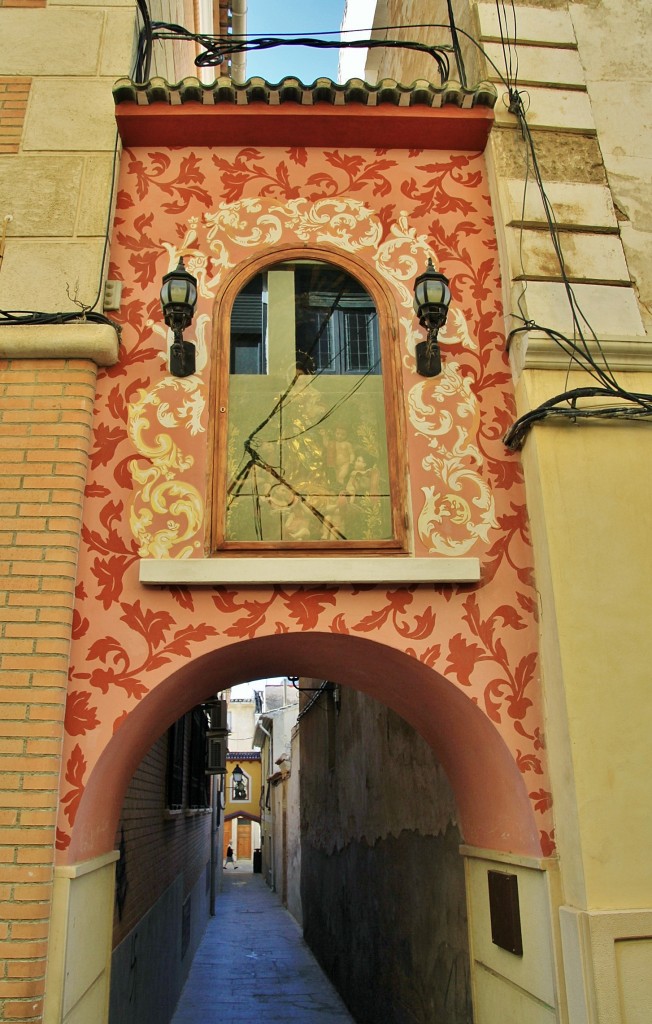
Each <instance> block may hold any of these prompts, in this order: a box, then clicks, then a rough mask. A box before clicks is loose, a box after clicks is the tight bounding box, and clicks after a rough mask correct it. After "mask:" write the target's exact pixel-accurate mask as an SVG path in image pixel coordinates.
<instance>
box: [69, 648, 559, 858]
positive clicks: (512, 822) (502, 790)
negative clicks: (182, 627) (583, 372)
mask: <svg viewBox="0 0 652 1024" xmlns="http://www.w3.org/2000/svg"><path fill="white" fill-rule="evenodd" d="M287 672H291V673H293V674H296V675H306V676H314V677H316V676H328V677H332V678H338V677H339V678H345V679H346V680H347V683H348V685H350V686H352V687H353V688H354V689H359V690H361V691H362V692H363V693H366V694H368V695H369V696H372V697H375V698H376V699H377V700H379V701H381V703H383V704H386V705H387V706H388V707H390V708H391V709H392V710H393V711H396V712H397V714H399V715H400V716H401V717H402V718H404V719H405V720H406V721H407V722H409V723H410V724H411V725H412V726H414V728H415V729H416V730H417V732H419V733H420V734H421V735H422V736H423V737H424V739H425V740H426V741H427V742H428V743H429V744H430V746H431V747H432V748H433V750H434V751H435V753H436V755H437V757H438V759H439V761H440V762H441V764H442V767H443V768H444V770H445V772H446V774H447V776H448V778H449V781H450V783H451V786H452V789H453V792H454V794H455V798H456V801H457V805H458V808H459V814H460V824H461V831H462V834H463V836H464V839H465V842H466V843H468V844H469V845H472V846H476V847H482V848H486V849H493V850H497V851H506V852H511V853H519V854H522V855H531V856H539V855H540V845H539V837H538V832H537V827H536V821H535V819H534V815H533V812H532V807H531V804H530V801H529V799H528V794H527V789H526V787H525V785H524V783H523V778H522V776H521V773H520V772H519V770H518V767H517V765H516V764H515V762H514V760H513V758H512V756H511V754H510V752H509V751H508V749H507V747H506V745H505V743H504V742H503V740H502V738H501V737H500V735H499V734H498V732H497V731H496V729H495V728H494V727H493V726H492V724H491V723H490V722H489V721H488V719H487V717H486V716H485V715H484V714H483V713H482V711H481V710H480V709H479V708H478V707H477V706H476V705H475V704H474V703H473V702H472V701H471V700H469V699H468V698H467V697H466V696H465V695H464V694H463V693H462V692H461V691H460V690H459V689H458V688H457V687H455V686H454V685H453V684H452V683H450V682H448V681H447V680H446V679H445V678H444V677H443V676H441V675H440V674H439V673H436V672H434V671H433V670H432V669H430V668H428V667H427V666H426V665H424V664H422V663H421V662H418V661H416V660H415V659H413V658H411V657H409V656H408V655H406V654H404V653H402V652H400V651H397V650H396V649H394V648H390V647H388V646H386V645H384V644H380V643H378V642H376V641H373V640H368V639H365V638H360V637H353V636H350V635H348V634H335V633H284V634H279V635H276V636H270V637H261V638H257V639H253V640H247V641H244V642H242V643H238V644H233V645H231V646H229V647H226V648H223V649H222V650H220V651H215V652H212V653H210V654H207V655H204V656H203V657H201V658H198V659H196V660H195V661H193V662H190V663H189V664H188V665H186V666H184V668H183V669H181V670H180V671H179V672H176V673H174V674H173V675H171V676H170V677H169V678H168V679H167V680H166V681H165V682H164V683H161V684H160V685H159V686H158V687H157V688H156V689H155V690H154V691H153V692H152V693H150V694H149V695H148V696H147V697H146V698H144V699H143V700H142V701H141V702H140V704H139V705H138V706H137V707H136V708H135V709H134V711H132V712H131V713H130V715H129V716H128V717H127V718H126V719H125V721H124V723H123V724H122V725H121V727H120V728H119V729H118V731H117V732H116V734H115V735H114V736H113V738H112V739H111V741H110V742H109V744H108V745H107V747H106V748H105V750H104V752H103V753H102V755H101V757H100V758H99V760H98V762H97V765H96V767H95V769H94V771H93V773H92V775H91V776H90V778H89V780H88V783H87V785H86V788H85V790H84V794H83V796H82V799H81V802H80V805H79V811H78V813H77V818H76V821H75V828H74V831H73V834H72V840H71V843H70V846H69V848H68V851H67V859H68V861H69V862H71V863H75V862H78V861H80V860H86V859H88V858H91V857H96V856H99V855H100V854H102V853H106V852H108V851H109V850H111V849H112V848H113V840H114V836H115V828H116V824H117V821H118V815H119V812H120V807H121V804H122V798H123V795H124V792H125V789H126V786H127V784H128V782H129V779H130V778H131V776H132V774H133V772H134V771H135V769H136V767H137V765H138V764H139V762H140V760H141V758H142V756H143V755H144V753H145V751H146V750H147V749H148V748H149V746H150V745H151V743H152V740H153V739H154V738H155V737H156V736H159V735H160V734H161V733H162V732H163V731H164V730H165V729H166V728H167V727H168V726H169V725H170V724H171V723H172V722H173V721H175V720H176V719H177V718H178V717H179V716H180V715H181V714H183V712H184V711H186V710H187V709H188V708H189V707H192V706H194V705H195V704H198V703H199V702H201V701H202V700H205V699H206V698H208V697H209V696H211V695H213V694H215V693H217V692H218V691H219V690H221V689H224V688H225V687H227V686H231V685H234V684H236V683H239V682H245V681H246V680H248V679H255V678H257V677H259V676H263V675H269V674H271V675H273V674H277V675H282V674H284V673H287Z"/></svg>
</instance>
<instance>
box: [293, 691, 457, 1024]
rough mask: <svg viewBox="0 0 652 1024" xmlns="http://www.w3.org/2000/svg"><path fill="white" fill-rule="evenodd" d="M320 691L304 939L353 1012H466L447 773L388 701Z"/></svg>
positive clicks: (308, 756) (307, 827)
mask: <svg viewBox="0 0 652 1024" xmlns="http://www.w3.org/2000/svg"><path fill="white" fill-rule="evenodd" d="M330 699H331V698H330V695H328V696H327V697H326V698H325V701H324V702H323V705H322V707H320V708H315V711H314V712H312V711H311V712H310V713H309V714H308V715H306V717H305V718H304V719H302V723H301V728H302V744H301V751H302V752H301V818H302V843H301V865H302V867H301V871H302V874H301V897H302V912H303V923H304V934H305V938H306V941H307V942H308V944H309V945H310V947H311V949H312V950H313V952H314V953H315V955H316V956H317V958H318V960H319V961H320V963H321V964H322V966H323V967H324V969H325V971H326V972H327V974H328V975H329V977H330V978H331V980H332V981H333V983H334V985H335V986H336V988H337V989H338V991H339V992H340V994H341V996H342V998H343V999H344V1000H345V1002H346V1003H347V1005H348V1007H349V1009H350V1010H351V1012H352V1013H353V1015H354V1016H355V1019H356V1020H357V1021H358V1022H359V1024H377V1022H378V1021H382V1022H383V1024H432V1021H445V1022H446V1024H470V1022H471V1021H472V1019H473V1017H472V1008H471V987H470V977H469V972H470V968H469V948H468V931H467V918H466V897H465V882H464V865H463V861H462V858H461V856H460V854H459V845H460V833H459V830H458V827H457V823H456V820H455V818H456V809H455V801H454V797H453V794H452V792H451V789H450V786H449V785H448V781H447V779H446V777H445V775H444V773H443V771H442V769H441V767H440V766H439V765H438V763H437V761H436V759H435V757H434V755H433V753H432V751H431V750H430V748H429V747H428V745H427V744H426V743H425V742H424V741H423V740H422V739H421V737H419V736H418V735H417V734H416V733H415V732H414V730H413V729H412V728H411V727H410V726H409V725H408V724H407V723H406V722H404V721H403V720H402V719H400V718H399V717H398V716H397V715H395V714H394V713H393V712H391V711H390V710H388V709H387V708H385V707H383V706H382V705H379V704H378V703H377V702H376V701H373V700H370V699H369V698H367V697H364V696H363V695H361V694H359V693H355V692H353V691H350V690H347V689H346V688H343V689H342V690H341V704H340V711H339V713H337V712H336V711H334V709H333V708H331V707H328V706H327V704H326V702H328V701H330ZM333 716H336V717H337V722H336V727H335V729H333V728H332V727H330V728H329V723H328V721H327V719H328V718H329V717H333ZM331 726H332V723H331ZM333 747H334V749H333ZM329 767H330V770H329Z"/></svg>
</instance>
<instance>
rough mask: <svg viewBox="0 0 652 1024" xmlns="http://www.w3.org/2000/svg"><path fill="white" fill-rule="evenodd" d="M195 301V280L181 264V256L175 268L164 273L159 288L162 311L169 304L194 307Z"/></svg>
mask: <svg viewBox="0 0 652 1024" xmlns="http://www.w3.org/2000/svg"><path fill="white" fill-rule="evenodd" d="M196 302H197V281H196V280H195V278H194V277H193V276H192V274H189V273H188V271H187V270H186V268H185V267H184V265H183V257H181V259H180V260H179V263H178V265H177V267H176V269H175V270H173V271H172V272H171V273H169V274H166V275H165V277H164V278H163V287H162V288H161V306H162V308H163V312H165V311H166V309H167V307H169V306H188V307H190V308H191V309H193V308H194V306H195V303H196Z"/></svg>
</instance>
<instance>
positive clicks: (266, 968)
mask: <svg viewBox="0 0 652 1024" xmlns="http://www.w3.org/2000/svg"><path fill="white" fill-rule="evenodd" d="M243 867H244V865H243ZM222 877H223V880H224V884H223V889H222V892H221V893H220V894H219V896H218V899H217V908H216V911H217V912H216V915H215V917H214V918H211V920H210V921H209V922H208V926H207V928H206V932H205V935H204V938H203V939H202V942H201V944H200V946H199V948H198V950H197V954H196V956H195V960H194V962H193V965H192V968H191V970H190V974H189V976H188V980H187V982H186V985H185V987H184V989H183V992H182V994H181V999H180V1000H179V1004H178V1006H177V1009H176V1012H175V1015H174V1017H173V1018H172V1024H200V1022H201V1024H256V1022H257V1021H259V1020H265V1021H266V1022H269V1024H274V1022H281V1021H283V1022H284V1024H354V1022H353V1017H351V1015H350V1014H349V1012H348V1011H347V1009H346V1007H345V1006H344V1003H343V1002H342V1000H341V999H340V997H339V996H338V994H337V992H336V991H335V989H334V988H333V986H332V985H331V983H330V981H329V980H328V979H327V977H326V975H325V974H324V972H323V971H322V969H321V968H320V967H319V965H318V963H317V961H316V960H315V958H314V957H313V955H312V953H311V952H310V950H309V949H308V947H307V946H306V943H305V942H304V940H303V937H302V935H301V929H300V928H299V925H298V924H297V923H296V921H295V920H294V918H293V917H292V916H291V915H290V914H289V913H288V912H287V910H285V908H284V907H283V906H282V904H281V901H280V899H279V898H278V896H277V895H276V893H273V892H271V890H270V889H268V887H267V886H266V885H265V883H264V881H263V879H262V876H261V875H258V874H255V875H254V874H252V873H251V871H250V870H247V869H246V868H245V869H244V870H242V869H240V870H238V871H234V870H231V869H227V870H225V871H223V872H222Z"/></svg>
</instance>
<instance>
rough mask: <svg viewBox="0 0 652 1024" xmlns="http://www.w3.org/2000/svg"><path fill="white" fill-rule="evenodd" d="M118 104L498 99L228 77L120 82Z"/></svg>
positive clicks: (391, 85)
mask: <svg viewBox="0 0 652 1024" xmlns="http://www.w3.org/2000/svg"><path fill="white" fill-rule="evenodd" d="M113 96H114V99H115V102H116V104H120V103H137V104H138V105H139V106H149V105H150V104H153V103H164V104H167V105H168V106H176V105H179V104H183V103H201V104H203V105H204V106H213V105H215V104H217V103H227V104H234V105H237V106H246V105H248V104H250V103H266V104H268V105H269V106H278V105H280V104H282V103H298V104H300V105H301V106H313V105H314V104H316V103H327V104H329V105H331V106H349V105H352V104H361V105H362V106H367V107H375V106H378V105H380V104H388V105H391V106H395V107H412V106H416V105H422V106H427V107H442V106H445V105H446V104H451V105H453V106H456V107H460V108H464V109H468V108H470V107H489V108H490V109H491V108H493V107H494V105H495V103H496V98H497V92H496V88H495V86H493V85H492V84H491V83H490V82H480V83H479V84H478V85H476V86H475V87H474V88H472V89H469V88H464V87H463V86H461V85H460V84H459V82H452V81H449V82H447V83H446V84H445V85H441V86H437V85H433V84H432V82H427V81H425V79H422V80H419V81H416V82H413V83H412V84H411V85H400V84H399V83H398V82H395V81H393V80H392V79H390V78H386V79H383V81H381V82H378V84H377V85H369V84H368V83H367V82H363V81H362V79H360V78H352V79H350V81H348V82H345V83H343V84H338V83H336V82H333V81H331V79H330V78H318V79H316V81H314V82H313V83H312V85H305V84H304V83H303V82H301V81H299V79H298V78H283V79H282V80H281V81H280V82H277V83H276V84H272V83H270V82H266V81H265V79H264V78H250V79H249V80H248V81H247V82H243V83H242V84H238V83H235V82H233V81H232V80H231V79H230V78H218V79H216V80H215V81H214V82H212V83H210V84H204V83H203V82H200V81H199V79H198V78H184V79H183V81H181V82H177V83H176V85H170V83H169V82H166V81H165V79H164V78H152V79H151V80H150V81H149V82H144V83H142V84H141V83H136V82H132V81H131V79H129V78H120V79H118V81H117V82H116V84H115V86H114V88H113Z"/></svg>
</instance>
